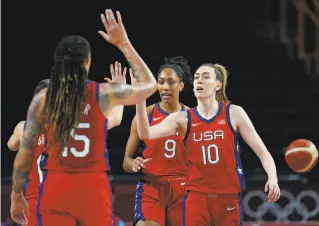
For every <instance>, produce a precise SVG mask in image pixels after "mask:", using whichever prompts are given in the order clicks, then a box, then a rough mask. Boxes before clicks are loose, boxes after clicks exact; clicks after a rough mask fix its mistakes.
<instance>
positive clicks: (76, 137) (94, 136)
mask: <svg viewBox="0 0 319 226" xmlns="http://www.w3.org/2000/svg"><path fill="white" fill-rule="evenodd" d="M99 90H100V87H99V83H96V82H93V81H88V85H87V97H86V99H85V100H84V102H83V106H82V114H81V117H80V120H79V124H78V127H77V128H76V129H75V130H74V131H72V132H71V135H70V139H69V141H68V145H67V147H65V148H64V149H63V150H62V154H60V155H59V144H58V143H55V144H52V145H50V147H49V146H47V147H46V150H45V156H44V157H43V159H42V160H41V165H42V166H41V168H42V169H44V170H54V171H64V172H91V171H106V170H109V169H110V166H109V159H108V152H107V149H106V134H107V119H106V118H105V117H104V115H103V113H102V111H101V110H100V106H99V104H98V98H99ZM47 139H48V142H50V140H51V139H52V129H51V128H49V129H48V131H47ZM59 156H60V157H59Z"/></svg>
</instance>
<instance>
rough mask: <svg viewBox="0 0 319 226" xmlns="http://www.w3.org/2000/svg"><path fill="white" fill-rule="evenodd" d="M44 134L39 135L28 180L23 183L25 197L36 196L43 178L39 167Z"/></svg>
mask: <svg viewBox="0 0 319 226" xmlns="http://www.w3.org/2000/svg"><path fill="white" fill-rule="evenodd" d="M44 143H45V136H44V134H41V135H40V136H39V140H38V145H37V147H36V149H35V156H34V161H33V164H32V168H31V170H30V173H29V179H28V182H27V183H26V185H25V197H26V198H27V199H31V198H38V194H39V189H40V184H41V182H42V179H43V175H42V171H41V169H40V160H41V154H42V152H43V151H44Z"/></svg>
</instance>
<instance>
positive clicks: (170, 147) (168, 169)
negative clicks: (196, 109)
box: [143, 103, 188, 177]
mask: <svg viewBox="0 0 319 226" xmlns="http://www.w3.org/2000/svg"><path fill="white" fill-rule="evenodd" d="M182 110H185V109H184V106H183V105H182ZM168 115H169V114H168V113H167V112H165V111H164V110H163V109H162V108H161V107H160V105H159V103H156V104H155V105H154V108H153V110H152V112H151V115H150V116H149V123H150V126H153V125H156V124H158V123H160V122H161V121H163V120H164V119H165V117H166V116H168ZM145 145H146V148H145V150H144V152H143V158H145V159H146V158H152V161H151V162H149V163H148V164H147V165H146V166H145V168H144V170H143V173H145V174H146V175H150V176H155V177H159V176H177V175H178V176H181V175H183V176H187V175H188V163H187V159H186V152H185V146H184V141H183V137H182V136H181V135H178V134H177V133H176V134H174V135H172V136H169V137H165V138H160V139H156V140H147V141H145Z"/></svg>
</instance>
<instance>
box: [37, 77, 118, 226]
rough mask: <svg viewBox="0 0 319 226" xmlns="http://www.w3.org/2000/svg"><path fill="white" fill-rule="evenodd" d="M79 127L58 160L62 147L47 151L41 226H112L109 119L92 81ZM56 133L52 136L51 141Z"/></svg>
mask: <svg viewBox="0 0 319 226" xmlns="http://www.w3.org/2000/svg"><path fill="white" fill-rule="evenodd" d="M87 91H88V92H87V97H86V99H85V101H84V103H83V110H82V114H81V117H80V120H79V125H78V127H77V128H76V129H75V131H74V133H73V132H72V133H71V137H70V139H69V141H68V145H67V147H66V148H64V150H63V152H62V154H61V156H60V157H58V156H59V153H58V151H59V144H57V143H56V144H53V145H52V146H50V147H49V146H47V149H46V150H45V155H43V158H42V160H41V168H42V169H43V170H44V176H43V183H42V184H41V187H40V194H39V200H38V204H37V213H38V222H39V225H42V224H43V225H45V226H50V225H52V226H56V225H63V226H68V225H72V226H74V225H76V222H79V223H80V225H81V226H92V225H94V226H102V225H103V226H111V224H112V218H113V202H112V196H111V187H110V183H109V180H108V178H107V174H106V171H107V170H109V168H110V166H109V161H108V153H107V151H106V141H105V140H106V132H107V120H106V118H105V117H104V115H103V113H102V112H101V110H100V107H99V104H98V97H99V84H98V83H96V82H93V81H89V83H88V87H87ZM51 138H52V130H51V129H50V128H49V129H48V131H47V139H48V142H50V140H51Z"/></svg>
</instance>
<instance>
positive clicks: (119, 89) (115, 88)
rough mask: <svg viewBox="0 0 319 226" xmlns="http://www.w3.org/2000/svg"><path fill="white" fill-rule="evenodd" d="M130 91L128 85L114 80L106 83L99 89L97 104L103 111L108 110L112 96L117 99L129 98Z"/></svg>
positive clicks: (130, 87) (131, 90) (130, 88)
mask: <svg viewBox="0 0 319 226" xmlns="http://www.w3.org/2000/svg"><path fill="white" fill-rule="evenodd" d="M100 87H101V86H100ZM101 88H102V87H101ZM132 93H133V88H132V86H130V85H127V84H121V83H116V82H112V83H108V84H107V86H106V87H103V88H102V89H100V96H99V105H100V108H101V110H102V111H103V112H105V111H108V110H109V108H110V106H111V102H112V98H115V99H118V100H125V99H127V98H129V97H130V96H131V95H132Z"/></svg>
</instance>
